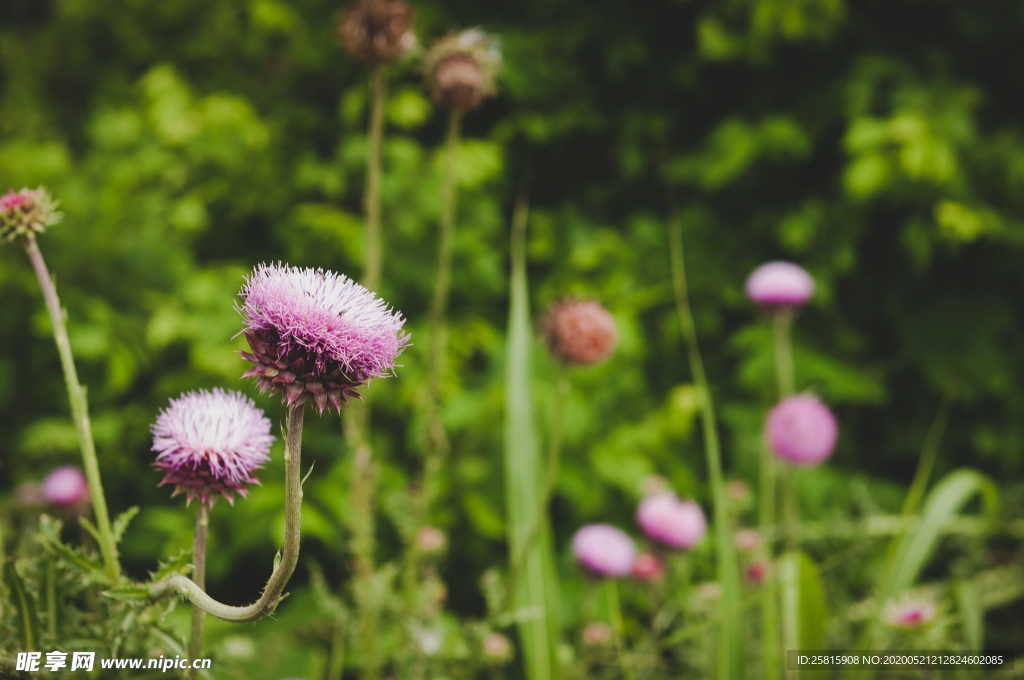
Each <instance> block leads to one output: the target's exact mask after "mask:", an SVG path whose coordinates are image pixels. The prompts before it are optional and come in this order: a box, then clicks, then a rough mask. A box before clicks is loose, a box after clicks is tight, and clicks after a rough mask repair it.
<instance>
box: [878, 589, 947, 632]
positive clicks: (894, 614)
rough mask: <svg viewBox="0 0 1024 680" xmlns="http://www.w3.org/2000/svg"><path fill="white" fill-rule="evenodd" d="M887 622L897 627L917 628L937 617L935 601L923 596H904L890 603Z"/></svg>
mask: <svg viewBox="0 0 1024 680" xmlns="http://www.w3.org/2000/svg"><path fill="white" fill-rule="evenodd" d="M884 618H885V622H886V623H887V624H889V625H890V626H895V627H896V628H916V627H918V626H920V625H923V624H925V623H928V622H929V621H931V620H932V619H934V618H935V603H934V602H932V601H931V600H929V599H926V598H923V597H910V596H907V595H905V596H903V597H902V598H900V599H898V600H896V601H894V602H891V603H889V605H888V606H886V608H885V612H884Z"/></svg>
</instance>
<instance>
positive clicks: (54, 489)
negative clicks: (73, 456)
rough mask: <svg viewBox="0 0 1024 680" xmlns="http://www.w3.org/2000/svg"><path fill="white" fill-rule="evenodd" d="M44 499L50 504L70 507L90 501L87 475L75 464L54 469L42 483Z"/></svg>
mask: <svg viewBox="0 0 1024 680" xmlns="http://www.w3.org/2000/svg"><path fill="white" fill-rule="evenodd" d="M42 495H43V500H44V501H45V502H47V503H49V504H50V505H55V506H58V507H62V508H70V507H72V506H76V505H83V504H87V503H88V502H89V486H88V484H86V481H85V475H83V474H82V471H81V470H80V469H78V468H77V467H75V466H73V465H65V466H63V467H59V468H57V469H55V470H53V471H52V472H51V473H50V474H48V475H47V476H46V479H44V480H43V484H42Z"/></svg>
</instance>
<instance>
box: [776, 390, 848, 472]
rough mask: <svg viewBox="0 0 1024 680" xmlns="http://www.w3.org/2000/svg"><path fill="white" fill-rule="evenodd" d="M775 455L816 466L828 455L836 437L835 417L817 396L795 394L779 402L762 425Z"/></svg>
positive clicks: (837, 432) (837, 431)
mask: <svg viewBox="0 0 1024 680" xmlns="http://www.w3.org/2000/svg"><path fill="white" fill-rule="evenodd" d="M765 431H766V434H767V437H768V445H769V447H770V448H771V450H772V451H773V452H775V455H776V456H778V457H779V458H781V459H782V460H785V461H786V462H789V463H792V464H793V465H816V464H818V463H820V462H822V461H823V460H825V459H826V458H828V457H829V456H831V455H832V451H833V450H834V449H835V446H836V439H837V438H838V437H839V426H838V425H837V424H836V419H835V416H833V415H832V412H831V411H829V410H828V407H827V406H825V404H823V403H822V402H821V401H820V400H819V399H818V398H817V397H814V396H812V395H810V394H796V395H793V396H791V397H786V398H785V399H783V400H782V401H781V402H779V403H778V404H777V405H776V406H775V408H773V409H772V410H771V412H770V413H769V414H768V421H767V423H766V425H765Z"/></svg>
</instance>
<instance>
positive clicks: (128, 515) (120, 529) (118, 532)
mask: <svg viewBox="0 0 1024 680" xmlns="http://www.w3.org/2000/svg"><path fill="white" fill-rule="evenodd" d="M137 514H139V506H137V505H133V506H132V507H130V508H128V509H127V510H125V511H124V512H122V513H121V514H120V515H118V516H117V517H116V518H114V524H113V526H112V531H113V532H114V543H120V542H121V539H122V538H123V537H124V532H125V531H126V530H127V529H128V525H129V524H131V521H132V520H133V519H135V515H137Z"/></svg>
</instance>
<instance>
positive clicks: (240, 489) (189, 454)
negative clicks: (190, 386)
mask: <svg viewBox="0 0 1024 680" xmlns="http://www.w3.org/2000/svg"><path fill="white" fill-rule="evenodd" d="M273 442H274V437H273V435H271V434H270V420H269V419H267V417H266V416H265V415H263V411H261V410H260V409H259V408H257V407H256V405H255V404H254V403H253V402H252V400H251V399H249V398H248V397H246V396H245V395H243V394H239V393H238V392H229V391H226V390H222V389H219V388H215V389H214V390H212V391H207V390H197V391H195V392H186V393H185V394H182V395H181V396H180V397H178V398H177V399H172V400H171V403H170V404H169V405H168V406H167V407H166V408H165V409H164V410H162V411H161V412H160V415H159V417H158V418H157V420H156V423H155V424H154V425H153V451H155V452H156V454H157V456H156V461H155V462H154V463H153V465H154V466H155V467H156V468H157V469H158V470H160V471H162V472H163V473H164V477H163V479H162V480H160V486H163V485H164V484H171V485H173V486H174V493H173V494H172V496H177V495H178V494H181V493H184V494H185V495H186V497H187V499H188V502H189V503H191V502H192V500H193V499H196V498H198V499H199V501H200V502H202V503H206V504H207V505H211V506H212V505H213V503H214V502H215V501H216V500H217V497H218V496H223V497H224V498H225V499H226V500H227V501H228V502H229V503H232V504H233V503H234V501H235V494H238V495H239V496H243V497H244V496H246V495H248V488H247V487H248V485H249V484H259V480H257V479H256V477H255V476H254V473H255V472H256V470H258V469H259V468H260V467H262V466H263V464H264V463H266V462H267V461H268V460H270V456H269V455H268V452H269V451H270V445H271V444H272V443H273Z"/></svg>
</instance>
